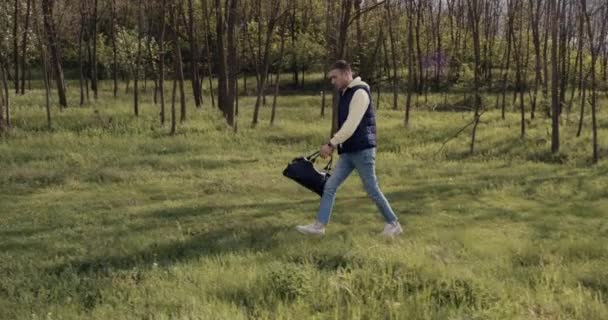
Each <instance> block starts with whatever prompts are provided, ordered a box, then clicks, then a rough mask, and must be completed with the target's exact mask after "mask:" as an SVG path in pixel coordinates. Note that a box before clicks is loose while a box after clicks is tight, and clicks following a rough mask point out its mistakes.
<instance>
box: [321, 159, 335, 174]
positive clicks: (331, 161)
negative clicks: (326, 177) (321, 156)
mask: <svg viewBox="0 0 608 320" xmlns="http://www.w3.org/2000/svg"><path fill="white" fill-rule="evenodd" d="M333 163H334V157H333V156H332V157H331V158H330V159H329V162H328V163H327V165H326V166H325V168H323V171H326V172H329V171H331V165H332V164H333Z"/></svg>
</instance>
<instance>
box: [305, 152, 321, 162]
mask: <svg viewBox="0 0 608 320" xmlns="http://www.w3.org/2000/svg"><path fill="white" fill-rule="evenodd" d="M319 154H320V153H319V151H317V152H315V153H313V154H311V155H309V156H308V157H306V159H308V160H310V162H315V160H317V158H318V157H319Z"/></svg>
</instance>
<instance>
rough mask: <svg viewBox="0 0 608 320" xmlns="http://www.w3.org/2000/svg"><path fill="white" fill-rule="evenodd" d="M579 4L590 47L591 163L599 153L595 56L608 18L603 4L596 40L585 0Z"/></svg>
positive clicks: (600, 46) (600, 45)
mask: <svg viewBox="0 0 608 320" xmlns="http://www.w3.org/2000/svg"><path fill="white" fill-rule="evenodd" d="M581 6H582V10H583V13H584V15H585V19H586V20H587V33H588V35H589V44H590V47H591V124H592V130H593V163H597V162H598V160H599V154H598V141H597V116H596V114H597V112H596V103H597V97H596V92H597V81H596V72H597V71H596V64H597V57H598V55H599V53H600V50H602V48H604V41H605V39H606V25H607V22H606V20H608V7H606V6H605V5H604V7H603V8H602V9H601V12H600V14H601V16H600V19H601V21H602V23H601V29H600V32H599V38H598V39H597V40H596V39H595V34H596V31H597V30H594V29H595V28H594V26H593V25H592V23H591V17H590V15H589V13H588V12H587V1H586V0H581ZM598 11H599V10H598ZM596 14H597V13H596ZM596 41H597V47H596V44H595V42H596Z"/></svg>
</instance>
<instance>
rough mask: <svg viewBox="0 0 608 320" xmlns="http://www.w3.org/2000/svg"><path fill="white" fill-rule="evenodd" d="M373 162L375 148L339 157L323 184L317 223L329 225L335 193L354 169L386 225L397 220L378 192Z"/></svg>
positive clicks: (380, 192)
mask: <svg viewBox="0 0 608 320" xmlns="http://www.w3.org/2000/svg"><path fill="white" fill-rule="evenodd" d="M375 160H376V148H370V149H365V150H362V151H358V152H353V153H343V154H341V155H340V160H338V163H337V164H336V167H335V168H334V169H333V170H332V174H331V177H330V178H329V180H327V182H326V184H325V189H324V190H323V196H322V197H321V207H320V208H319V213H318V214H317V221H319V222H321V223H323V224H328V223H329V216H330V215H331V211H332V209H333V206H334V201H335V199H336V191H337V190H338V188H339V187H340V185H341V184H342V183H343V182H344V180H346V178H348V176H349V175H350V174H351V172H353V170H354V169H357V172H358V173H359V176H360V177H361V181H362V182H363V187H364V188H365V191H367V194H368V195H369V196H370V197H371V198H372V200H374V202H375V203H376V206H377V207H378V209H379V210H380V213H382V216H383V217H384V220H385V221H386V222H387V223H392V222H394V221H396V220H397V217H396V216H395V213H394V212H393V209H391V206H390V204H389V203H388V201H387V200H386V197H384V194H382V191H380V188H379V187H378V178H377V177H376V162H375Z"/></svg>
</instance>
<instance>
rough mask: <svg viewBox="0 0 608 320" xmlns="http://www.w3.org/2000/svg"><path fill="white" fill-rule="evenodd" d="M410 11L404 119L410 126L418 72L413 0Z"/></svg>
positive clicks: (409, 4)
mask: <svg viewBox="0 0 608 320" xmlns="http://www.w3.org/2000/svg"><path fill="white" fill-rule="evenodd" d="M408 6H409V8H408V13H407V25H408V28H407V29H408V31H407V49H408V68H407V73H408V88H407V93H406V94H407V96H406V98H405V119H404V125H405V127H408V126H409V124H410V110H411V109H412V92H413V91H414V90H416V89H415V87H416V77H415V75H414V73H415V72H416V57H415V51H414V33H413V29H414V21H413V20H414V17H413V15H412V14H411V11H412V10H411V8H412V7H413V6H414V5H413V1H412V0H410V1H409V2H408Z"/></svg>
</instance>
